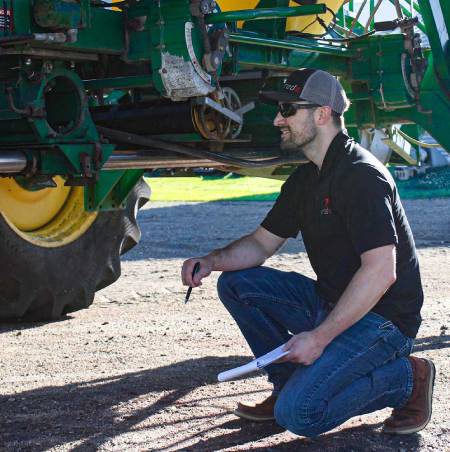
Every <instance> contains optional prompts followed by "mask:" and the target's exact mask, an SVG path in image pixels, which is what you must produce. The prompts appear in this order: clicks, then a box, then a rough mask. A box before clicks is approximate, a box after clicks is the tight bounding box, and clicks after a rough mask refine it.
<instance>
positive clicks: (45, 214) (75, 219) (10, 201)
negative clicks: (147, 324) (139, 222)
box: [0, 177, 97, 247]
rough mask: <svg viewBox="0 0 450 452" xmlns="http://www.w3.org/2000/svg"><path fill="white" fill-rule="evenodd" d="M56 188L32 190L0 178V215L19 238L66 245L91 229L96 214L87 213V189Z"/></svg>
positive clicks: (59, 180) (58, 180)
mask: <svg viewBox="0 0 450 452" xmlns="http://www.w3.org/2000/svg"><path fill="white" fill-rule="evenodd" d="M54 181H55V182H56V184H57V186H56V187H54V188H44V189H42V190H38V191H30V190H26V189H25V188H23V187H21V186H20V185H19V184H18V183H17V182H16V181H15V180H14V178H11V177H8V178H0V213H1V214H2V216H3V217H4V218H5V219H6V221H7V222H8V224H9V225H10V226H11V228H12V229H14V230H15V231H16V232H17V234H18V235H20V236H21V237H22V238H24V239H25V240H28V241H29V242H31V243H33V244H35V245H38V246H44V247H58V246H63V245H67V244H68V243H70V242H73V241H74V240H76V239H77V238H78V237H80V236H81V235H82V234H84V232H86V231H87V229H89V227H90V226H91V224H92V223H93V222H94V220H95V218H96V216H97V214H96V213H89V212H86V211H85V210H84V189H83V188H82V187H65V186H64V180H63V179H62V178H61V177H55V179H54Z"/></svg>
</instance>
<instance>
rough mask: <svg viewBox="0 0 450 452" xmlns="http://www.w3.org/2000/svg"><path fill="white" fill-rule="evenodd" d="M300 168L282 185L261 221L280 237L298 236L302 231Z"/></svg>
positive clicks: (264, 226)
mask: <svg viewBox="0 0 450 452" xmlns="http://www.w3.org/2000/svg"><path fill="white" fill-rule="evenodd" d="M298 176H299V171H298V169H297V170H296V171H294V172H293V173H292V174H291V175H290V176H289V178H288V179H287V180H286V182H285V183H284V184H283V185H282V187H281V191H280V194H279V196H278V198H277V200H276V201H275V204H274V205H273V206H272V209H271V210H270V211H269V213H268V214H267V215H266V218H264V220H263V221H262V223H261V226H262V227H263V228H264V229H267V230H268V231H269V232H271V233H272V234H275V235H277V236H278V237H282V238H288V237H293V238H295V237H297V235H298V233H299V231H300V205H301V204H300V202H301V201H300V195H301V187H300V185H299V183H298V180H299V177H298Z"/></svg>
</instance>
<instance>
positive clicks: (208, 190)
mask: <svg viewBox="0 0 450 452" xmlns="http://www.w3.org/2000/svg"><path fill="white" fill-rule="evenodd" d="M146 180H147V182H148V184H149V185H150V187H151V188H152V201H199V202H208V201H273V200H275V199H276V197H277V196H278V192H279V191H280V187H281V184H282V183H283V182H282V181H279V180H274V179H263V178H260V177H239V178H236V177H229V178H227V177H222V178H217V177H152V178H146Z"/></svg>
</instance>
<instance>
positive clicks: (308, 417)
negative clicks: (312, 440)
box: [274, 394, 328, 437]
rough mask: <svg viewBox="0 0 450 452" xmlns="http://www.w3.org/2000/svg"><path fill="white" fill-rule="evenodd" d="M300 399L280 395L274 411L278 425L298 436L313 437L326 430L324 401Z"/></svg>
mask: <svg viewBox="0 0 450 452" xmlns="http://www.w3.org/2000/svg"><path fill="white" fill-rule="evenodd" d="M300 397H301V396H299V398H300ZM301 399H302V400H298V398H295V397H292V396H291V395H289V394H288V395H283V394H281V395H280V397H279V398H278V400H277V402H276V404H275V412H274V414H275V420H276V421H277V423H278V425H280V426H281V427H284V428H285V429H286V430H289V431H290V432H292V433H295V434H296V435H299V436H306V437H313V436H317V435H320V434H321V433H324V432H326V431H327V430H328V428H327V427H326V407H327V404H326V402H325V401H317V402H309V403H308V402H306V401H305V397H302V398H301Z"/></svg>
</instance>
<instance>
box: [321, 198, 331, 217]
mask: <svg viewBox="0 0 450 452" xmlns="http://www.w3.org/2000/svg"><path fill="white" fill-rule="evenodd" d="M330 201H331V200H330V198H329V196H326V197H325V198H323V202H322V210H321V211H320V215H330V214H331V208H330Z"/></svg>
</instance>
